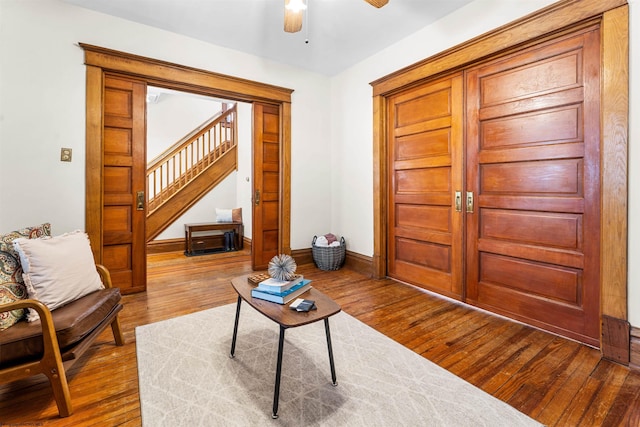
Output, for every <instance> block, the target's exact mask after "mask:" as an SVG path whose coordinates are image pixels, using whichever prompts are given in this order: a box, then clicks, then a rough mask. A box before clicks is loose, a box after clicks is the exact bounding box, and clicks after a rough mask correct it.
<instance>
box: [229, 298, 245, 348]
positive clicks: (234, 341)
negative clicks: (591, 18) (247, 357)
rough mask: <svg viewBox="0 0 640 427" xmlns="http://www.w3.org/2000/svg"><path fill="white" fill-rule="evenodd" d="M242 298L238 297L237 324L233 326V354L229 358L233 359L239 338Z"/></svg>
mask: <svg viewBox="0 0 640 427" xmlns="http://www.w3.org/2000/svg"><path fill="white" fill-rule="evenodd" d="M241 303H242V298H240V296H239V295H238V304H237V305H236V323H235V324H234V325H233V339H232V340H231V353H229V357H230V358H232V359H233V357H234V355H235V352H236V337H237V336H238V322H239V321H240V304H241Z"/></svg>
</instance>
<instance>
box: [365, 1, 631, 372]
mask: <svg viewBox="0 0 640 427" xmlns="http://www.w3.org/2000/svg"><path fill="white" fill-rule="evenodd" d="M628 9H629V8H628V6H627V1H626V0H564V1H559V2H557V3H554V4H552V5H550V6H548V7H546V8H543V9H541V10H539V11H538V12H534V13H532V14H530V15H527V16H525V17H523V18H521V19H519V20H516V21H514V22H512V23H509V24H507V25H504V26H502V27H500V28H497V29H496V30H494V31H491V32H489V33H487V34H484V35H481V36H479V37H476V38H474V39H472V40H469V41H467V42H465V43H462V44H460V45H458V46H455V47H453V48H451V49H448V50H446V51H444V52H441V53H439V54H437V55H434V56H431V57H429V58H427V59H424V60H423V61H420V62H418V63H416V64H413V65H411V66H409V67H406V68H403V69H401V70H398V71H396V72H394V73H391V74H389V75H387V76H385V77H382V78H380V79H378V80H376V81H374V82H372V83H371V85H372V87H373V127H374V128H373V150H374V153H373V180H374V182H373V187H374V206H373V221H374V230H373V231H374V236H373V237H374V254H373V259H372V263H373V265H372V271H373V275H374V277H384V276H385V275H386V268H387V266H386V262H387V260H386V246H387V242H386V238H387V237H386V236H387V228H386V224H387V202H386V201H387V188H386V179H387V171H386V169H385V168H386V158H387V144H388V141H387V140H386V133H385V132H384V126H385V122H386V119H387V118H386V111H385V106H386V102H387V97H388V96H390V95H392V94H394V93H397V92H398V91H400V90H403V89H405V88H409V87H411V86H414V85H417V84H419V83H420V82H422V81H425V80H427V79H431V78H435V77H436V76H438V75H441V74H443V73H446V72H451V71H453V70H460V69H463V68H465V67H467V66H469V65H470V64H474V63H478V62H480V61H483V60H485V59H487V58H489V57H492V56H497V55H498V54H502V53H505V52H513V51H515V50H516V49H520V48H521V47H522V46H524V45H526V44H530V43H533V42H535V41H539V40H542V39H544V38H551V37H555V36H557V35H558V34H561V33H563V32H566V31H568V30H572V29H574V28H576V27H580V26H584V25H590V24H592V23H594V22H599V23H600V24H601V41H602V62H603V64H602V69H603V74H602V86H601V89H602V91H601V106H602V110H601V114H602V116H601V132H602V134H601V153H602V165H601V179H602V188H601V191H602V210H601V218H602V223H601V235H602V240H601V256H600V259H601V261H600V262H601V268H600V271H601V273H600V274H601V280H600V283H601V301H602V309H601V315H602V317H603V318H604V316H607V318H608V320H607V321H606V325H613V324H615V325H618V326H619V325H620V324H622V322H626V320H627V262H628V259H627V237H628V233H627V193H628V186H627V177H628V165H627V162H628V160H627V155H628V154H627V152H628V128H629V123H628V120H629V119H628V113H629V106H628V97H629V48H628V44H629V28H628V27H629V24H628V21H629V10H628ZM606 325H605V327H604V328H603V331H602V334H601V342H600V344H601V349H603V356H604V357H606V358H611V359H612V360H616V359H619V358H620V355H619V354H618V347H619V346H620V337H619V334H618V332H616V333H612V331H618V328H617V326H612V327H607V326H606ZM610 349H615V351H614V352H613V353H612V354H608V352H609V351H610ZM627 351H629V350H628V349H627ZM623 359H624V357H623Z"/></svg>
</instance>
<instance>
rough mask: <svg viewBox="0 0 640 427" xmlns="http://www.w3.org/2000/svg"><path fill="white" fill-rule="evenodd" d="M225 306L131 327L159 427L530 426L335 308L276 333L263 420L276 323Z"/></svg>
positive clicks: (143, 387)
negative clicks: (278, 378) (281, 339)
mask: <svg viewBox="0 0 640 427" xmlns="http://www.w3.org/2000/svg"><path fill="white" fill-rule="evenodd" d="M235 309H236V305H235V304H230V305H226V306H223V307H218V308H214V309H210V310H206V311H201V312H198V313H194V314H190V315H186V316H182V317H178V318H175V319H171V320H166V321H162V322H158V323H153V324H150V325H145V326H140V327H138V328H136V340H137V344H136V345H137V357H138V375H139V384H140V401H141V410H142V421H143V425H144V426H146V427H159V426H171V427H175V426H190V427H191V426H263V425H274V426H367V427H369V426H385V427H386V426H401V425H404V426H491V427H494V426H509V427H513V426H537V425H539V424H538V423H537V422H535V421H533V420H532V419H531V418H529V417H527V416H526V415H524V414H522V413H521V412H518V411H517V410H516V409H514V408H512V407H510V406H509V405H507V404H505V403H504V402H501V401H500V400H498V399H496V398H494V397H492V396H490V395H489V394H487V393H485V392H484V391H482V390H480V389H478V388H477V387H475V386H473V385H471V384H469V383H467V382H465V381H464V380H462V379H460V378H458V377H456V376H455V375H453V374H451V373H449V372H448V371H446V370H445V369H442V368H440V367H439V366H437V365H435V364H434V363H431V362H430V361H428V360H426V359H425V358H423V357H421V356H420V355H418V354H416V353H414V352H412V351H411V350H408V349H407V348H405V347H403V346H402V345H400V344H398V343H396V342H395V341H393V340H391V339H390V338H388V337H386V336H384V335H382V334H380V333H379V332H377V331H375V330H374V329H372V328H370V327H369V326H367V325H365V324H364V323H362V322H360V321H358V320H356V319H355V318H353V317H351V316H349V315H348V314H346V313H344V312H342V313H339V314H337V315H335V316H333V317H331V318H330V322H329V323H330V327H331V338H332V344H333V352H334V359H335V366H336V374H337V381H338V385H337V387H334V386H332V384H331V370H330V366H329V357H328V352H327V341H326V337H325V331H324V323H323V322H316V323H314V324H311V325H305V326H301V327H298V328H294V329H288V330H287V331H286V334H285V344H284V355H283V372H282V382H281V387H280V403H279V410H278V414H279V418H278V419H275V420H274V419H272V418H271V409H272V404H273V389H274V380H275V366H276V356H277V347H278V333H279V329H278V325H277V324H275V323H274V322H272V321H270V320H269V319H267V318H265V317H264V316H262V315H261V314H259V313H258V312H257V311H255V310H254V309H253V308H251V307H250V306H249V305H248V304H243V305H242V309H241V313H240V326H239V330H238V339H237V344H236V351H235V358H234V359H231V358H230V357H229V351H230V348H231V338H232V335H233V323H234V319H235Z"/></svg>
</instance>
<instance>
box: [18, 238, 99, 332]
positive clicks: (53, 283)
mask: <svg viewBox="0 0 640 427" xmlns="http://www.w3.org/2000/svg"><path fill="white" fill-rule="evenodd" d="M13 244H14V247H15V249H16V251H17V252H18V253H19V254H20V261H21V263H22V269H23V274H22V277H23V279H24V283H25V285H26V287H27V292H28V294H29V298H32V299H36V300H38V301H40V302H42V303H43V304H44V305H46V306H47V307H48V308H49V309H50V310H55V309H56V308H58V307H61V306H63V305H65V304H67V303H70V302H72V301H75V300H76V299H78V298H80V297H83V296H85V295H87V294H89V293H91V292H94V291H97V290H99V289H104V285H103V284H102V281H101V280H100V275H99V274H98V272H97V271H96V266H95V262H94V260H93V254H92V252H91V246H90V244H89V237H88V236H87V234H86V233H83V232H81V231H75V232H72V233H67V234H63V235H61V236H56V237H49V238H42V239H22V238H20V239H16V240H14V241H13ZM37 319H38V315H37V313H35V311H34V310H29V314H28V315H27V320H29V321H34V320H37Z"/></svg>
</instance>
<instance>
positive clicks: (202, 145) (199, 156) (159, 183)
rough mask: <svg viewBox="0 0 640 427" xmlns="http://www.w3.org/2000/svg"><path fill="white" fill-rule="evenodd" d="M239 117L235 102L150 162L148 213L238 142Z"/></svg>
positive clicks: (148, 170) (148, 172)
mask: <svg viewBox="0 0 640 427" xmlns="http://www.w3.org/2000/svg"><path fill="white" fill-rule="evenodd" d="M236 118H237V112H236V104H234V105H233V107H231V108H229V109H227V110H225V111H221V112H220V113H218V114H216V115H215V116H214V117H212V118H211V119H210V120H207V121H206V122H205V123H203V124H202V125H200V126H199V127H197V128H196V129H194V130H193V131H192V132H190V133H189V134H187V135H186V136H185V137H183V138H182V139H181V140H180V141H178V142H177V143H175V144H174V145H173V146H172V147H170V148H169V149H167V150H166V151H165V152H164V153H162V154H160V155H159V156H157V157H156V158H155V159H153V160H152V161H151V162H149V163H148V164H147V203H148V205H147V207H148V209H147V215H148V214H150V213H151V212H153V211H154V210H155V209H157V208H158V207H159V206H161V205H162V204H163V203H166V201H167V200H169V199H170V198H171V196H173V195H174V194H175V193H177V192H178V191H179V190H180V189H181V188H182V187H184V186H185V185H187V184H188V183H189V182H190V181H191V180H193V179H194V178H195V177H197V176H198V175H199V174H200V173H201V172H203V171H204V170H205V169H206V168H207V167H209V166H210V165H211V164H213V163H214V162H215V161H216V160H217V159H218V158H219V157H220V156H222V155H223V154H224V153H225V152H226V151H228V150H229V149H230V148H231V147H233V146H235V145H236V134H237V121H236Z"/></svg>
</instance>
